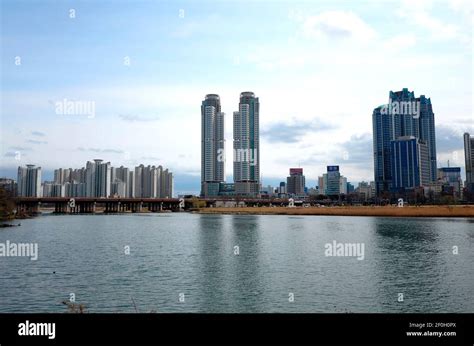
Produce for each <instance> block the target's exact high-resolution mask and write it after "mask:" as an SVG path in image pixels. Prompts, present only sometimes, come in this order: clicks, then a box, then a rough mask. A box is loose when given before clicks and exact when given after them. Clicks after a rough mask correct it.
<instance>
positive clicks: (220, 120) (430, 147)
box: [0, 88, 474, 203]
mask: <svg viewBox="0 0 474 346" xmlns="http://www.w3.org/2000/svg"><path fill="white" fill-rule="evenodd" d="M259 116H260V102H259V98H258V97H256V96H255V94H254V93H253V92H249V91H245V92H242V93H241V94H240V98H239V105H238V111H235V112H234V113H233V182H232V183H228V182H226V180H225V177H226V174H225V160H226V157H225V142H226V140H225V136H224V122H225V113H223V112H222V110H221V102H220V97H219V95H217V94H208V95H206V96H205V99H204V100H203V101H202V104H201V191H200V197H202V198H217V197H222V198H239V197H246V198H274V197H277V198H290V197H291V198H296V199H301V200H305V199H308V198H313V199H322V198H328V199H331V200H338V201H341V200H342V201H349V202H350V201H358V202H372V203H377V202H380V200H393V199H397V198H404V199H405V200H407V201H415V202H425V201H428V202H429V201H431V202H433V201H436V200H437V199H438V200H439V199H440V198H444V199H445V200H446V201H447V202H449V201H458V200H472V197H473V195H474V173H473V165H474V137H472V136H471V135H470V134H469V133H465V134H464V138H463V139H464V153H465V172H466V179H465V181H464V182H463V180H462V177H461V168H460V167H450V166H449V164H448V167H438V162H437V155H436V131H435V117H434V112H433V107H432V104H431V99H430V98H428V97H426V96H424V95H421V96H420V97H415V93H414V92H413V91H409V90H408V89H406V88H404V89H402V90H401V91H396V92H393V91H390V93H389V100H388V103H387V104H384V105H381V106H378V107H376V108H375V109H374V110H373V113H372V125H373V159H374V180H372V181H368V182H366V181H361V182H359V183H358V185H357V186H354V185H353V184H351V183H350V182H348V179H347V177H345V176H343V175H342V174H341V169H340V165H337V164H332V163H331V164H328V165H327V170H326V172H324V173H323V174H322V175H321V176H319V177H318V178H317V181H316V185H315V186H314V187H307V180H306V177H305V175H304V173H303V168H301V167H297V168H296V167H292V168H289V175H288V177H287V178H286V181H282V182H280V184H279V186H277V187H273V186H270V185H269V186H262V179H261V171H260V161H261V157H260V153H261V151H260V128H259V127H260V121H259ZM0 185H1V186H2V187H3V188H4V189H5V190H7V191H9V192H10V193H11V194H13V195H15V196H19V197H99V198H100V197H104V198H105V197H125V198H172V197H175V196H174V178H173V173H172V172H170V171H169V170H168V169H165V168H163V167H162V166H150V165H148V166H144V165H143V164H142V165H139V166H137V167H135V168H134V169H133V170H131V169H129V168H127V167H124V166H120V167H112V166H111V163H110V162H104V161H103V160H101V159H95V160H93V161H88V162H87V163H86V166H85V167H82V168H80V169H73V168H59V169H56V170H55V171H54V180H53V181H45V182H42V180H41V167H36V166H33V165H26V166H25V167H18V175H17V180H16V181H15V180H14V179H7V178H1V179H0Z"/></svg>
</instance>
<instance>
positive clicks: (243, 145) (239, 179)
mask: <svg viewBox="0 0 474 346" xmlns="http://www.w3.org/2000/svg"><path fill="white" fill-rule="evenodd" d="M259 114H260V103H259V100H258V97H255V94H254V93H253V92H248V91H246V92H242V93H241V94H240V102H239V111H238V112H234V183H235V194H236V195H244V196H257V195H258V194H259V191H260V129H259V126H260V120H259Z"/></svg>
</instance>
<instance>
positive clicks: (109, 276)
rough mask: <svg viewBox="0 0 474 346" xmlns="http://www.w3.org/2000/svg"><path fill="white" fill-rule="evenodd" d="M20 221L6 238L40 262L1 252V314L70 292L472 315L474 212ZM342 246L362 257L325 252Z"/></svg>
mask: <svg viewBox="0 0 474 346" xmlns="http://www.w3.org/2000/svg"><path fill="white" fill-rule="evenodd" d="M17 222H18V221H16V222H15V223H17ZM19 222H21V226H20V227H11V228H3V229H0V243H6V242H7V241H9V242H10V243H17V244H18V243H37V244H38V259H37V260H36V261H33V260H31V259H30V258H28V257H0V312H65V311H66V309H65V306H64V305H63V304H61V302H62V301H64V300H68V299H70V297H71V293H73V294H74V297H75V301H76V303H80V304H84V305H85V306H86V309H87V311H89V312H134V311H135V309H137V310H138V311H139V312H150V311H156V312H474V290H473V287H474V220H473V219H461V218H459V219H454V218H453V219H444V218H382V217H347V216H346V217H340V216H286V215H275V216H274V215H272V216H250V215H249V216H245V215H198V214H190V213H169V214H122V215H53V214H43V215H42V216H39V217H37V218H33V219H27V220H20V221H19ZM334 242H335V243H336V245H337V244H342V245H343V246H344V244H358V246H359V250H361V249H363V250H364V251H363V254H362V253H360V252H359V253H358V255H359V256H327V255H328V252H327V249H328V246H329V245H327V244H330V245H331V244H334ZM456 253H457V254H456ZM340 254H345V255H348V254H349V255H350V253H347V252H346V253H340ZM362 255H363V256H362Z"/></svg>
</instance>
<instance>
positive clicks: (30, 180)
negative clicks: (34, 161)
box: [17, 165, 42, 197]
mask: <svg viewBox="0 0 474 346" xmlns="http://www.w3.org/2000/svg"><path fill="white" fill-rule="evenodd" d="M17 184H18V185H17V189H18V191H17V192H18V196H19V197H41V196H42V192H41V167H35V166H34V165H26V167H18V180H17Z"/></svg>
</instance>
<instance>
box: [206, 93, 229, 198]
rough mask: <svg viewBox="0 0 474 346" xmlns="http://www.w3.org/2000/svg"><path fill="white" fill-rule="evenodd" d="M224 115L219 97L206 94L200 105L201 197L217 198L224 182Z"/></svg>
mask: <svg viewBox="0 0 474 346" xmlns="http://www.w3.org/2000/svg"><path fill="white" fill-rule="evenodd" d="M224 115H225V114H224V113H222V112H221V101H220V98H219V95H216V94H208V95H206V98H205V99H204V101H202V104H201V196H203V197H208V196H217V195H218V193H219V185H220V183H223V182H224V181H225V139H224Z"/></svg>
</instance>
